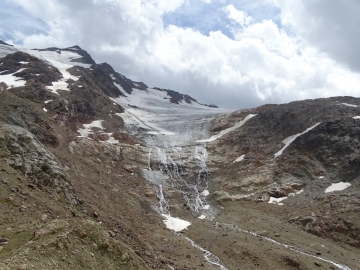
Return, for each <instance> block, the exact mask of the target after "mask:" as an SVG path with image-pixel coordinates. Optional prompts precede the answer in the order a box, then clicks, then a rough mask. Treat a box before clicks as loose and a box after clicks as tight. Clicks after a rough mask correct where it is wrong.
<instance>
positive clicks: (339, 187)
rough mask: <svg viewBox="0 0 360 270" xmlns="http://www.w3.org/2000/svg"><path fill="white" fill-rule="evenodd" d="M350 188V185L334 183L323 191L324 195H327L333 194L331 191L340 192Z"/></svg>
mask: <svg viewBox="0 0 360 270" xmlns="http://www.w3.org/2000/svg"><path fill="white" fill-rule="evenodd" d="M350 186H351V184H350V183H345V182H339V183H334V184H331V186H330V187H328V188H327V189H325V193H329V192H333V191H341V190H344V189H347V188H348V187H350Z"/></svg>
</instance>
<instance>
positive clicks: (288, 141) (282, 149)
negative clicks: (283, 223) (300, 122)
mask: <svg viewBox="0 0 360 270" xmlns="http://www.w3.org/2000/svg"><path fill="white" fill-rule="evenodd" d="M319 124H321V122H320V123H316V124H315V125H313V126H312V127H309V128H308V129H307V130H305V131H304V132H301V133H298V134H295V135H291V136H289V137H287V138H286V139H284V140H283V141H282V142H283V143H284V144H285V145H284V147H283V148H281V149H280V151H278V152H276V153H275V154H274V156H275V158H277V157H278V156H281V155H282V153H283V152H284V150H285V149H286V148H287V147H288V146H289V145H290V144H291V143H292V142H293V141H295V139H296V138H297V137H299V136H301V135H303V134H305V133H307V132H309V131H310V130H312V129H313V128H315V127H316V126H317V125H319Z"/></svg>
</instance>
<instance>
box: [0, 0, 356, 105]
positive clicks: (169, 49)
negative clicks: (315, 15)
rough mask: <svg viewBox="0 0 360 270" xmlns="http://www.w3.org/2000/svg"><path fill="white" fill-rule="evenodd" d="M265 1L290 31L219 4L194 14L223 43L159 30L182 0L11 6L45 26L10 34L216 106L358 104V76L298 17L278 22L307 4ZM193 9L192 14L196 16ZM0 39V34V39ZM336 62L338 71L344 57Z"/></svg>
mask: <svg viewBox="0 0 360 270" xmlns="http://www.w3.org/2000/svg"><path fill="white" fill-rule="evenodd" d="M197 1H198V0H197ZM244 1H245V0H244ZM272 1H273V2H272V3H273V4H276V6H277V7H279V8H280V9H281V10H279V12H281V13H280V14H279V16H281V20H282V22H283V24H284V25H289V27H290V26H291V27H290V31H289V29H288V28H283V27H282V26H281V25H280V24H277V23H275V22H274V20H271V19H263V20H258V19H257V20H253V19H252V18H253V15H254V14H251V12H252V11H251V10H250V11H249V10H248V11H246V10H242V9H241V7H240V6H239V5H235V3H231V2H228V1H225V0H224V1H223V4H221V2H217V1H216V3H215V1H206V3H204V4H203V5H202V6H206V8H209V7H213V8H214V10H216V12H218V17H217V16H213V18H216V19H219V18H221V16H223V20H224V21H223V22H222V23H224V22H226V23H227V24H228V31H230V32H231V35H226V34H224V32H223V31H220V30H217V31H209V32H206V33H204V32H201V31H199V30H198V29H196V27H191V26H183V25H174V24H164V19H163V18H164V16H167V15H169V16H171V14H172V13H173V12H175V11H178V10H181V9H182V8H185V7H186V8H189V7H191V5H192V4H193V1H192V0H187V1H185V0H176V1H166V0H149V1H141V0H133V1H130V2H129V1H127V0H93V1H72V0H62V1H60V0H54V1H45V0H43V1H39V0H37V1H35V0H13V1H12V3H14V4H18V5H19V6H22V7H23V9H24V10H26V11H27V14H28V16H32V17H33V18H34V20H38V21H39V20H40V21H43V22H44V23H46V28H45V30H44V31H42V32H41V33H29V32H28V31H20V30H21V29H19V31H17V33H12V35H11V36H12V41H13V42H15V43H22V44H23V45H24V46H26V47H48V46H58V47H66V46H72V45H74V44H77V45H80V46H81V47H83V48H84V49H86V50H88V51H89V53H91V55H92V56H93V57H94V58H95V60H96V61H97V62H104V61H106V62H108V63H110V64H111V65H112V66H113V67H114V68H115V70H117V71H118V72H120V73H122V74H124V75H125V76H128V77H130V78H131V79H133V80H138V81H144V82H145V83H146V84H148V85H149V86H158V87H162V88H169V89H173V90H176V91H179V92H182V93H186V94H189V95H191V96H193V97H195V98H196V99H197V100H198V101H199V102H204V103H215V104H217V105H220V106H223V107H232V108H242V107H252V106H256V105H260V104H263V103H281V102H288V101H291V100H296V99H304V98H315V97H324V96H333V95H355V96H359V93H360V91H359V85H360V76H359V74H358V73H356V72H355V71H351V70H349V69H347V68H346V67H344V66H343V65H340V64H338V61H340V60H339V59H338V58H337V57H336V55H335V56H332V54H331V52H330V51H329V50H326V49H323V48H322V47H321V46H320V45H319V44H320V43H316V42H310V41H311V39H310V38H309V37H307V36H306V35H305V34H304V33H303V32H302V31H301V29H300V28H301V27H302V25H304V23H302V22H301V20H300V19H291V18H287V17H286V16H287V15H286V14H290V15H289V16H292V14H293V13H294V14H295V9H296V7H299V5H304V6H305V4H301V3H303V2H306V3H307V1H301V3H300V1H295V0H294V1H281V0H272ZM348 1H350V0H348ZM194 3H195V2H194ZM264 3H267V5H270V4H269V3H268V1H267V0H264V2H262V6H264V5H265V4H264ZM288 3H292V5H291V4H288ZM299 3H300V4H299ZM202 6H199V5H198V4H197V6H196V8H199V10H198V9H196V10H197V15H198V16H201V12H202V11H201V9H200V7H202ZM244 6H245V5H244ZM269 7H271V8H273V6H269ZM299 12H300V11H299ZM299 14H300V15H299V18H300V17H301V14H302V13H301V12H300V13H299ZM193 15H194V14H192V16H193ZM255 15H256V14H255ZM256 16H257V17H258V15H256ZM315 24H320V23H316V22H315ZM225 25H226V24H225ZM305 25H306V24H305ZM0 26H1V25H0ZM323 27H325V26H323ZM2 31H6V29H5V30H4V29H0V35H1V33H2ZM298 33H299V34H298ZM329 36H331V35H329ZM8 41H9V40H8ZM10 41H11V40H10ZM350 41H351V40H350ZM342 61H343V62H344V63H348V62H347V60H346V57H343V58H342ZM349 63H350V62H349ZM349 66H350V64H349ZM344 81H346V83H344Z"/></svg>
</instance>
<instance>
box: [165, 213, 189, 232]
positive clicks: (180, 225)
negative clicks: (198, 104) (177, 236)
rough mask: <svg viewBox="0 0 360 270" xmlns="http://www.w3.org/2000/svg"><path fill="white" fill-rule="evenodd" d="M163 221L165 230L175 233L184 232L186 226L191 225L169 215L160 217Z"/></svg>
mask: <svg viewBox="0 0 360 270" xmlns="http://www.w3.org/2000/svg"><path fill="white" fill-rule="evenodd" d="M162 216H163V217H164V218H165V219H164V220H163V222H164V223H165V225H166V228H168V229H170V230H173V231H175V232H181V231H182V230H185V229H186V228H187V227H188V226H190V225H191V223H190V222H189V221H186V220H183V219H180V218H175V217H172V216H170V215H162Z"/></svg>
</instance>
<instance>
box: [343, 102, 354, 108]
mask: <svg viewBox="0 0 360 270" xmlns="http://www.w3.org/2000/svg"><path fill="white" fill-rule="evenodd" d="M340 104H342V105H345V106H348V107H354V108H356V107H357V106H358V105H355V104H349V103H340Z"/></svg>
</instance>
